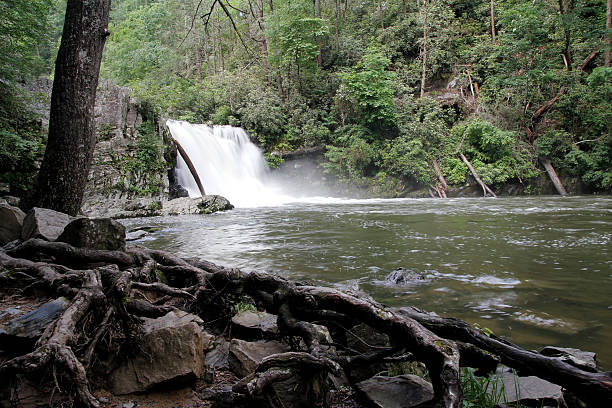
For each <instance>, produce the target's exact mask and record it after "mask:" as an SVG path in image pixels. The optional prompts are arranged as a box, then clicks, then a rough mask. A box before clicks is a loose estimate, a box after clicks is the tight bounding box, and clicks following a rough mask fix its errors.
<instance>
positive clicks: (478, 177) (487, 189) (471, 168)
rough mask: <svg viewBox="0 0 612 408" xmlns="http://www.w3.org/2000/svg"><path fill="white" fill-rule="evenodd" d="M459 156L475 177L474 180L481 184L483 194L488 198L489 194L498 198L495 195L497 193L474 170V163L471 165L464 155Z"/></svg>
mask: <svg viewBox="0 0 612 408" xmlns="http://www.w3.org/2000/svg"><path fill="white" fill-rule="evenodd" d="M459 156H460V157H461V160H463V162H464V163H465V165H466V166H468V169H470V171H471V172H472V176H474V178H475V179H476V182H478V184H480V187H482V193H483V195H484V196H485V197H486V196H487V193H488V194H491V196H492V197H497V196H496V195H495V193H494V192H493V190H491V189H490V188H489V186H487V185H486V184H485V183H484V182H483V181H482V180H481V179H480V176H478V173H476V169H475V168H474V166H472V163H470V161H469V160H468V159H467V157H465V155H464V154H463V153H459Z"/></svg>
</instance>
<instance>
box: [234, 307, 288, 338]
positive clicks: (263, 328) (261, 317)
mask: <svg viewBox="0 0 612 408" xmlns="http://www.w3.org/2000/svg"><path fill="white" fill-rule="evenodd" d="M276 320H277V317H276V315H273V314H270V313H266V312H252V311H248V310H247V311H242V312H239V313H237V314H236V315H235V316H234V317H232V334H233V335H234V336H236V337H239V338H241V339H245V340H263V339H268V340H272V339H275V338H277V337H278V334H279V331H278V326H277V324H276Z"/></svg>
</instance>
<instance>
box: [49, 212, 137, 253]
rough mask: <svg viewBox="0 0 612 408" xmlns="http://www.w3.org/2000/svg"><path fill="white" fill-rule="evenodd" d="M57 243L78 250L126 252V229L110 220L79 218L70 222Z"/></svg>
mask: <svg viewBox="0 0 612 408" xmlns="http://www.w3.org/2000/svg"><path fill="white" fill-rule="evenodd" d="M57 241H60V242H66V243H68V244H70V245H72V246H75V247H78V248H95V249H107V250H110V251H114V250H121V251H124V250H125V227H124V226H123V225H122V224H120V223H119V222H117V221H115V220H111V219H110V218H78V219H76V220H74V221H72V222H70V223H69V224H68V225H67V226H66V228H64V231H63V232H62V234H61V235H60V236H59V237H58V238H57Z"/></svg>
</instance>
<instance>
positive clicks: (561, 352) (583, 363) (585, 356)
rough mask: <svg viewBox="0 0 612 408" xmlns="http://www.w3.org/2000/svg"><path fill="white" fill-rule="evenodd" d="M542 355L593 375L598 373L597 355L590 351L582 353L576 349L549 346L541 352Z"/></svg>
mask: <svg viewBox="0 0 612 408" xmlns="http://www.w3.org/2000/svg"><path fill="white" fill-rule="evenodd" d="M540 354H542V355H544V356H548V357H557V358H559V359H560V360H561V361H564V362H566V363H568V364H571V365H573V366H574V367H578V368H580V369H582V370H585V371H590V372H592V373H595V372H597V361H596V357H597V355H596V354H595V353H593V352H590V351H582V350H580V349H576V348H567V347H553V346H547V347H544V348H543V349H542V350H541V351H540Z"/></svg>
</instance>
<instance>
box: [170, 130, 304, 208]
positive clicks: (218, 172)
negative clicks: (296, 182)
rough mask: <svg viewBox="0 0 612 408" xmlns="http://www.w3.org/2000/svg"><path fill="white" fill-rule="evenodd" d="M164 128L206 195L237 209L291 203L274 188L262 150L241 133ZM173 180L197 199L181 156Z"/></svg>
mask: <svg viewBox="0 0 612 408" xmlns="http://www.w3.org/2000/svg"><path fill="white" fill-rule="evenodd" d="M166 124H167V125H168V128H169V129H170V132H171V133H172V136H173V137H174V138H175V139H176V140H177V141H178V142H179V143H180V144H181V146H182V147H183V148H184V149H185V151H186V152H187V154H188V155H189V158H190V159H191V161H192V162H193V165H194V167H195V168H196V171H197V173H198V176H199V177H200V180H201V181H202V184H203V186H204V189H205V190H206V194H219V195H222V196H224V197H226V198H227V199H228V200H230V202H231V203H232V204H234V205H235V206H237V207H259V206H267V205H279V204H283V203H287V202H290V201H294V199H292V197H290V196H287V195H284V194H282V192H281V190H280V188H279V187H276V186H274V183H273V182H272V180H271V179H270V174H269V172H270V170H269V168H268V165H267V164H266V161H265V159H264V156H263V154H262V152H261V150H260V149H259V148H257V146H255V145H254V144H253V143H252V142H251V141H250V139H249V136H248V135H247V134H246V132H245V131H244V130H243V129H241V128H237V127H233V126H220V125H214V126H208V125H194V124H191V123H188V122H183V121H176V120H169V121H167V122H166ZM176 176H177V181H178V182H179V184H181V185H182V186H184V187H185V188H186V189H187V191H188V192H189V195H190V196H191V197H199V196H200V192H199V190H198V186H197V184H196V182H195V180H194V179H193V176H192V175H191V173H190V171H189V168H188V167H187V164H186V163H185V161H183V159H182V158H181V157H180V155H178V160H177V164H176Z"/></svg>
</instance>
